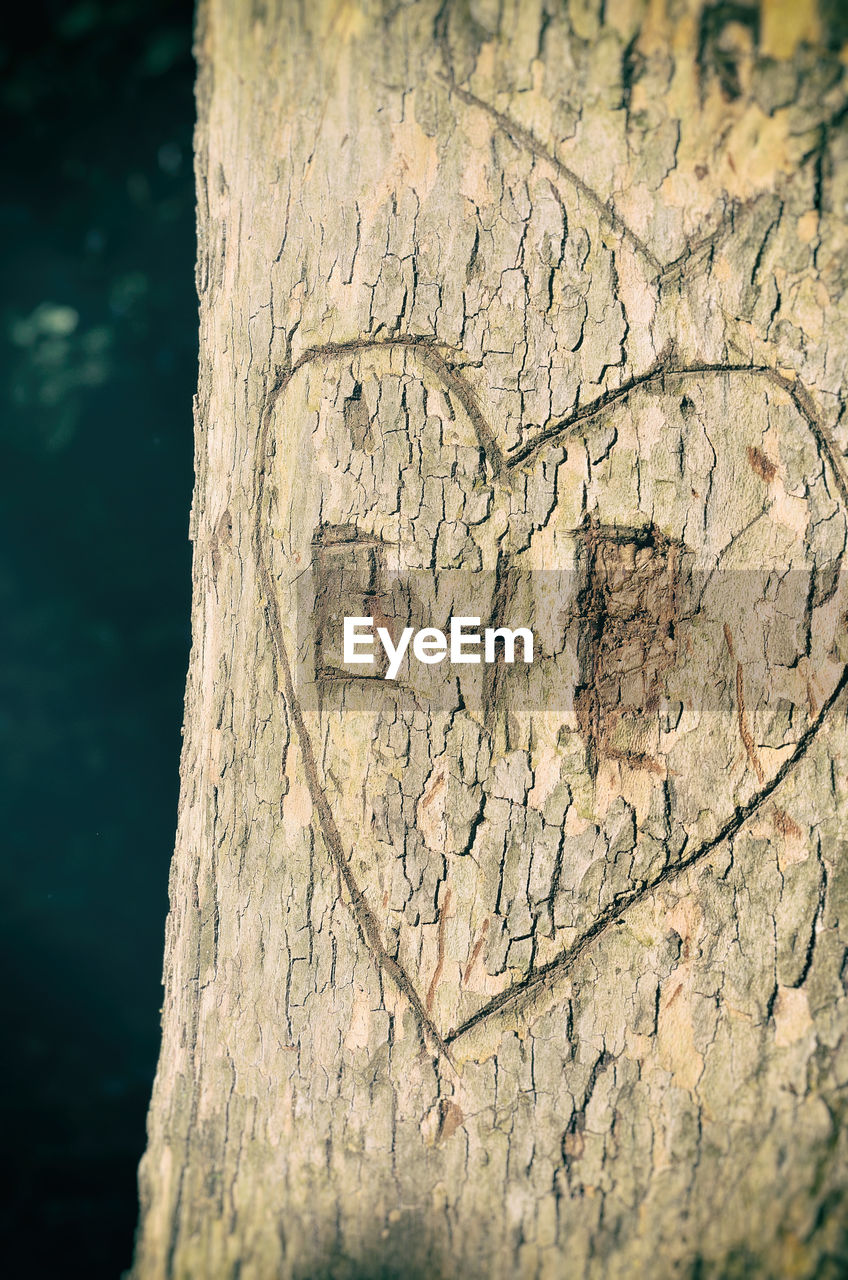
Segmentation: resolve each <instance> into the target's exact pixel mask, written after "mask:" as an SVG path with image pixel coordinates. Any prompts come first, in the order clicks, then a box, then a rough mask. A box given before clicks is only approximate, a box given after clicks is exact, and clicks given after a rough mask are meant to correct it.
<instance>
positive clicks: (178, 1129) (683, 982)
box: [133, 0, 848, 1280]
mask: <svg viewBox="0 0 848 1280" xmlns="http://www.w3.org/2000/svg"><path fill="white" fill-rule="evenodd" d="M840 22H841V19H840V17H839V13H838V9H837V8H833V9H824V8H822V9H821V10H818V9H816V8H814V7H810V6H809V5H807V4H806V3H804V0H801V2H799V3H797V4H795V5H793V6H788V5H783V4H780V3H773V4H771V3H764V4H763V6H762V7H761V8H756V7H748V6H747V5H746V4H744V3H742V4H733V5H728V4H715V5H712V6H706V7H701V6H700V5H699V4H697V3H695V2H694V0H681V3H675V4H672V3H668V4H663V3H662V0H660V2H658V3H650V4H647V3H646V4H640V3H636V2H635V0H607V2H606V4H604V3H603V2H602V3H600V4H597V3H594V0H585V2H584V0H580V2H577V0H572V3H570V4H568V5H562V4H560V3H559V2H558V0H557V2H556V3H554V0H520V3H519V0H500V3H494V2H493V0H492V2H490V0H479V2H478V3H473V2H471V0H468V2H467V3H462V2H460V0H433V2H432V3H431V2H430V0H413V2H412V3H401V4H389V3H388V0H340V2H339V3H330V2H329V0H313V3H311V4H309V5H302V4H296V3H288V2H287V3H282V2H281V0H202V2H201V6H200V13H199V19H198V32H197V52H198V60H199V79H198V102H199V124H198V130H197V180H198V205H199V255H198V290H199V295H200V331H201V343H200V350H201V358H200V377H199V390H198V395H197V399H196V440H197V449H196V491H195V497H194V504H193V511H192V517H191V536H192V539H193V541H194V547H195V557H194V596H193V629H194V644H193V650H192V657H191V664H190V670H189V676H188V687H187V693H186V705H185V742H184V751H183V759H182V791H181V800H180V812H179V828H178V835H177V844H176V852H175V855H174V861H173V867H172V875H171V911H170V915H169V919H168V926H167V938H166V952H165V969H164V982H165V1000H164V1007H163V1041H162V1052H161V1058H160V1063H159V1070H158V1073H157V1077H156V1083H155V1087H154V1093H153V1100H152V1104H151V1111H150V1118H149V1144H148V1149H147V1152H146V1154H145V1156H144V1159H143V1161H142V1165H141V1172H140V1186H141V1223H140V1228H139V1235H138V1244H137V1255H136V1261H135V1265H134V1270H133V1276H134V1277H135V1280H161V1278H164V1277H168V1278H171V1277H174V1278H176V1277H191V1278H192V1280H198V1278H200V1277H204V1278H205V1277H209V1278H214V1280H217V1278H218V1277H222V1278H223V1277H239V1278H240V1280H268V1278H269V1277H278V1276H279V1277H312V1278H314V1277H318V1276H325V1275H326V1276H333V1277H373V1276H381V1275H386V1276H388V1275H399V1276H400V1275H403V1276H428V1277H429V1276H437V1275H442V1276H444V1277H453V1276H464V1277H481V1278H482V1277H513V1276H521V1277H561V1276H569V1277H572V1276H573V1277H582V1276H586V1277H605V1278H606V1277H629V1276H632V1275H635V1274H641V1273H643V1272H644V1273H647V1274H651V1275H653V1276H658V1277H663V1276H669V1277H671V1276H683V1275H691V1276H693V1277H694V1276H699V1277H705V1276H720V1277H727V1276H733V1275H739V1276H742V1275H744V1276H746V1277H750V1276H763V1277H773V1276H778V1275H779V1276H784V1275H787V1276H788V1275H793V1276H817V1277H818V1276H828V1275H833V1276H836V1275H841V1274H844V1268H845V1267H846V1265H848V1238H847V1237H846V1226H845V1224H846V1212H848V1200H846V1196H847V1195H848V1165H846V1141H848V1139H846V1136H845V1126H844V1125H843V1118H844V1114H845V1086H846V1081H848V1036H846V1032H848V994H846V978H845V974H846V972H848V969H846V958H848V857H846V854H848V825H847V824H846V815H848V723H846V695H845V688H846V667H845V662H846V660H848V639H846V623H845V616H846V592H845V588H844V584H843V578H844V575H843V574H842V572H841V566H842V558H843V556H844V553H845V550H846V541H848V539H847V538H846V533H847V532H848V516H846V512H848V486H846V479H845V464H844V455H845V450H846V444H848V424H846V421H845V418H844V415H843V407H844V401H843V383H844V367H845V360H846V355H848V338H846V333H848V327H846V303H845V296H846V288H845V284H846V279H848V257H846V237H845V218H844V215H845V210H846V208H848V163H846V162H847V161H848V131H846V125H845V121H846V118H848V79H847V78H846V75H845V61H846V59H845V56H844V48H843V47H841V46H842V45H843V44H844V41H845V40H846V38H848V31H846V30H842V29H841V28H840ZM343 615H344V616H370V617H373V618H374V620H375V625H377V624H380V623H382V624H383V625H385V626H386V627H387V628H388V629H389V631H390V633H392V634H394V635H395V637H397V634H398V628H399V627H400V626H402V625H407V624H409V625H413V626H414V627H416V628H421V627H427V626H436V627H441V628H442V629H443V630H444V629H447V626H448V622H449V618H450V616H452V615H453V616H457V615H462V616H473V617H478V618H480V619H481V625H482V626H485V625H492V626H495V627H496V626H500V625H508V626H511V627H516V626H519V625H525V626H528V627H530V628H531V630H532V631H533V634H534V639H535V645H536V651H535V654H534V661H533V663H532V664H526V663H524V662H522V661H521V660H520V658H519V659H517V660H516V662H515V663H513V664H509V663H506V662H504V661H503V660H499V661H498V662H497V663H494V664H491V665H488V666H487V665H486V664H480V665H479V666H473V665H462V666H458V665H455V666H450V665H449V664H448V663H447V662H442V663H441V664H438V665H436V664H434V665H426V666H425V665H424V664H421V663H418V664H417V665H416V663H415V662H414V661H413V659H411V658H407V659H406V660H405V662H404V663H403V664H402V665H401V669H400V671H399V674H398V678H397V680H394V681H392V680H388V679H386V678H385V674H386V672H385V664H384V665H383V666H382V667H381V666H380V665H379V664H375V665H374V667H373V668H367V669H365V668H362V667H356V668H353V667H352V666H351V664H350V663H348V662H346V661H345V658H344V654H343V653H342V652H341V647H340V646H341V642H340V637H341V629H340V628H341V618H342V616H343Z"/></svg>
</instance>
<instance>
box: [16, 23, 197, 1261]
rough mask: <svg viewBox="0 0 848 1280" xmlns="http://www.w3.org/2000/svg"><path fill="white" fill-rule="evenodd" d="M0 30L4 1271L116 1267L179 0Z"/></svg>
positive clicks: (173, 769)
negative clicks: (0, 153)
mask: <svg viewBox="0 0 848 1280" xmlns="http://www.w3.org/2000/svg"><path fill="white" fill-rule="evenodd" d="M12 12H13V13H14V25H12V23H11V18H10V16H9V15H8V14H7V15H6V17H5V18H4V29H3V30H2V31H0V67H2V71H1V72H0V107H2V113H3V122H2V133H0V139H2V142H1V143H0V145H2V149H3V153H4V155H3V163H2V169H0V173H1V174H2V195H0V220H2V231H1V232H0V254H1V255H2V268H1V269H2V280H3V289H2V294H0V309H2V314H1V315H0V795H1V796H2V812H3V819H2V828H1V830H2V842H3V859H2V877H3V882H2V886H1V887H0V946H2V950H3V957H2V965H3V967H2V974H3V983H2V988H3V993H4V995H3V1005H4V1009H3V1023H4V1025H5V1028H6V1031H7V1039H6V1050H5V1053H4V1055H3V1064H4V1068H5V1071H4V1077H5V1078H4V1079H3V1082H2V1089H0V1107H2V1116H0V1131H2V1135H3V1139H4V1144H5V1150H6V1156H5V1164H6V1173H7V1177H8V1179H9V1183H10V1189H9V1190H7V1192H6V1193H4V1196H3V1199H2V1209H0V1213H2V1218H3V1225H4V1227H5V1228H6V1230H5V1231H4V1244H3V1251H2V1256H3V1270H4V1272H5V1274H7V1275H10V1276H11V1275H13V1276H21V1277H33V1276H57V1275H64V1276H77V1275H79V1276H84V1277H88V1278H90V1280H97V1278H98V1277H101V1276H103V1277H110V1280H117V1277H118V1276H119V1275H120V1273H121V1271H122V1270H123V1269H124V1268H126V1267H127V1266H129V1263H130V1260H131V1254H132V1242H133V1232H134V1228H135V1222H136V1165H137V1163H138V1160H139V1157H140V1155H141V1153H142V1150H143V1147H144V1137H145V1134H144V1122H145V1113H146V1108H147V1102H148V1098H149V1094H150V1087H151V1083H152V1079H153V1072H154V1070H155V1065H156V1052H157V1047H158V1036H159V1006H160V1004H161V987H160V974H161V965H162V945H163V928H164V920H165V913H166V910H167V883H168V865H169V859H170V855H171V850H172V847H173V838H174V828H175V821H176V800H177V783H178V764H179V751H180V725H181V720H182V696H183V682H184V678H185V671H186V665H187V658H188V645H189V587H190V547H189V543H188V540H187V530H188V512H189V505H190V498H191V493H190V490H191V465H192V421H191V397H192V393H193V390H194V383H195V375H196V366H197V308H196V300H195V294H194V276H193V266H194V194H193V187H192V170H191V133H192V128H193V122H194V103H193V97H192V91H193V76H194V67H193V64H192V59H191V25H192V5H191V4H190V3H189V2H188V0H181V2H180V3H174V2H173V0H78V2H76V3H74V2H68V0H64V2H63V0H35V2H33V0H25V2H24V3H22V4H19V5H16V6H15V7H14V10H13V11H12Z"/></svg>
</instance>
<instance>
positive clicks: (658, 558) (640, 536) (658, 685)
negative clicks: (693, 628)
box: [575, 516, 683, 778]
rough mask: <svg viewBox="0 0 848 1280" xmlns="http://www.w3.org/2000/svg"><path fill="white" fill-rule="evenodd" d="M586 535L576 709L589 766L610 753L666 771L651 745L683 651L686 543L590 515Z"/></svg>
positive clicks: (593, 768) (636, 765)
mask: <svg viewBox="0 0 848 1280" xmlns="http://www.w3.org/2000/svg"><path fill="white" fill-rule="evenodd" d="M581 540H582V552H583V570H582V572H583V583H582V586H581V588H580V592H579V594H578V602H577V603H578V608H577V620H578V623H579V625H580V627H581V635H580V637H579V640H578V653H579V656H580V666H581V687H580V689H579V690H578V693H577V696H576V698H575V711H576V713H577V723H578V726H579V729H580V733H581V736H582V737H583V741H584V743H585V744H586V754H587V763H588V766H589V771H590V773H591V775H592V777H593V778H594V777H596V776H597V771H598V764H599V761H600V759H601V758H605V759H608V760H619V761H621V762H622V763H624V764H628V765H630V766H631V767H632V768H636V769H647V770H649V771H650V772H652V773H658V774H663V773H664V772H665V771H664V768H663V766H662V764H661V762H660V761H659V760H658V759H657V758H656V756H654V755H652V754H651V752H650V748H651V739H652V737H653V736H654V735H655V733H656V714H657V712H658V711H659V708H660V702H661V698H662V694H663V692H664V674H665V672H666V671H668V670H669V669H670V668H671V667H672V666H673V665H674V661H675V657H676V653H677V624H678V621H679V613H680V582H681V567H682V558H683V545H682V543H680V542H678V541H677V540H674V539H671V538H668V537H666V536H665V535H664V534H663V533H661V532H660V531H659V530H658V529H656V528H654V527H653V526H652V525H651V526H649V527H648V528H645V529H627V528H619V527H616V528H613V527H612V526H609V525H602V524H599V522H598V521H597V519H596V518H595V517H591V516H590V517H589V518H588V519H587V521H586V523H585V525H584V527H583V530H582V539H581Z"/></svg>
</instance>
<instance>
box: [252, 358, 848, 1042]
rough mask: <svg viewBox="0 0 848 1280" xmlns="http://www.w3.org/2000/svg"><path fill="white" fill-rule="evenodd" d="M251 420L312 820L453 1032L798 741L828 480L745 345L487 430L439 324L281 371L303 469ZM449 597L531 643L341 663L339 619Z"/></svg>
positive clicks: (402, 612)
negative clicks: (460, 658)
mask: <svg viewBox="0 0 848 1280" xmlns="http://www.w3.org/2000/svg"><path fill="white" fill-rule="evenodd" d="M752 379H755V380H757V382H758V385H759V386H760V388H761V392H762V394H761V395H759V396H758V397H756V399H755V400H752V398H751V396H750V395H743V394H742V392H743V391H745V390H747V391H750V386H746V383H750V381H751V380H752ZM752 406H753V407H752ZM271 416H272V408H269V412H268V414H267V415H266V419H265V424H264V427H263V449H264V450H265V459H266V460H265V463H264V465H263V466H262V467H261V468H260V470H261V472H262V474H263V475H264V474H267V476H268V481H267V482H266V483H265V484H264V485H263V486H262V487H261V491H260V495H259V501H258V502H257V537H256V545H257V551H258V556H259V572H260V579H261V582H262V584H263V591H264V594H265V596H266V600H267V611H268V617H269V622H270V626H271V631H272V635H273V637H274V643H275V648H276V651H277V659H278V664H279V668H280V671H281V673H282V679H283V684H284V692H285V694H286V698H287V701H288V704H289V707H290V713H291V715H292V719H293V722H294V725H295V729H296V732H297V736H298V739H299V744H300V748H301V752H302V756H303V760H304V766H305V772H306V777H307V782H308V785H309V789H310V792H311V795H312V801H313V806H314V810H315V814H316V816H317V820H318V823H319V825H320V828H321V831H322V835H323V838H324V841H325V843H326V845H327V848H328V850H329V852H330V854H331V856H332V857H333V859H334V861H335V863H336V865H337V866H338V869H339V871H340V873H341V875H342V877H343V879H344V881H345V884H346V887H347V893H348V895H349V898H350V903H351V908H352V910H353V912H354V915H355V917H356V919H357V922H358V924H359V927H360V930H361V932H362V935H363V937H364V939H365V940H366V942H367V944H368V945H369V947H370V948H371V950H372V952H373V954H374V956H375V958H376V960H377V961H378V963H379V964H380V965H381V966H382V967H383V968H384V969H385V970H386V971H387V972H389V973H390V974H391V976H392V977H393V978H394V980H395V981H396V982H397V983H398V985H399V986H400V987H401V989H402V990H403V991H404V992H405V994H406V995H407V997H408V999H409V1000H410V1001H411V1003H412V1004H413V1006H414V1007H415V1009H416V1010H417V1012H418V1014H419V1016H420V1017H421V1019H422V1021H423V1023H424V1024H425V1026H426V1027H427V1028H428V1029H429V1031H430V1032H431V1034H432V1035H433V1037H434V1039H435V1041H436V1043H437V1044H438V1045H439V1047H440V1048H441V1049H442V1050H444V1051H445V1052H447V1051H448V1046H449V1044H450V1042H451V1041H452V1040H453V1039H455V1038H456V1037H457V1036H459V1035H460V1034H462V1033H463V1032H464V1031H466V1030H468V1029H469V1028H470V1027H471V1026H474V1025H476V1024H478V1023H479V1022H480V1021H481V1020H482V1019H484V1018H485V1017H487V1016H488V1015H489V1014H491V1013H492V1012H494V1011H495V1010H496V1009H499V1008H501V1007H502V1006H503V1005H504V1004H505V1003H506V1002H507V1001H509V1000H513V999H515V998H518V997H520V996H522V995H524V994H525V993H527V992H530V991H532V990H533V989H535V988H536V987H537V986H538V985H539V984H540V983H541V982H544V981H548V980H549V979H550V978H551V977H552V975H553V974H555V973H556V972H557V971H561V970H563V969H564V968H565V967H566V966H567V965H568V963H569V962H570V961H571V960H572V959H573V958H574V956H575V955H576V954H578V953H579V952H580V951H581V950H582V949H583V948H584V947H585V946H586V945H587V944H588V942H589V941H591V940H592V939H593V938H596V937H597V936H598V935H599V934H600V933H601V932H602V931H603V930H604V929H606V928H607V927H608V926H609V925H610V923H611V922H612V921H613V920H615V919H617V918H618V917H619V916H620V915H621V913H622V912H623V911H624V910H625V909H626V908H627V907H628V906H629V905H631V904H632V903H634V902H635V901H637V900H639V899H640V898H642V897H644V896H645V895H646V894H647V893H648V892H650V891H651V890H652V889H653V888H655V887H656V886H657V885H658V884H660V883H661V882H662V881H664V880H666V879H668V878H669V877H670V876H672V875H674V874H676V873H677V872H678V871H680V870H681V869H683V868H684V867H687V866H691V865H692V864H693V863H695V862H696V861H698V860H699V859H700V858H702V857H704V856H705V855H706V854H707V853H708V852H709V851H710V850H711V849H713V848H714V847H715V846H716V845H717V844H718V843H719V842H720V841H721V840H723V839H725V838H727V837H728V836H729V835H732V834H733V833H734V832H735V831H736V830H738V829H739V827H740V826H741V825H742V823H743V822H744V821H745V820H746V819H747V818H748V817H749V816H750V815H751V814H752V813H753V812H754V811H755V810H756V809H757V808H758V807H759V806H760V805H762V803H763V801H764V800H765V799H766V798H767V797H768V796H769V795H771V793H772V792H773V791H774V789H775V787H777V786H778V785H779V783H780V782H781V781H782V780H783V778H785V777H786V775H787V774H788V772H789V771H790V770H791V769H792V768H794V766H795V765H796V764H797V762H798V761H799V760H800V759H801V758H802V756H803V755H804V753H805V751H806V750H807V748H808V746H809V744H810V742H811V741H812V739H813V737H814V736H815V734H816V733H818V731H819V730H820V729H821V727H822V725H823V724H824V723H825V721H826V719H827V716H828V714H829V712H830V710H831V708H832V707H833V705H834V702H835V700H836V698H837V697H838V696H839V694H840V693H841V691H842V689H843V687H844V686H845V684H846V679H848V675H846V668H845V666H844V665H843V663H842V662H841V660H840V659H839V657H838V654H837V649H836V647H835V642H836V636H837V629H838V626H839V625H840V620H841V619H842V618H843V617H844V615H845V611H846V608H845V606H846V602H845V592H844V589H843V585H842V576H841V574H840V572H839V569H840V565H841V560H842V557H843V555H844V551H845V546H846V530H847V529H848V525H846V495H845V486H844V482H843V480H842V477H841V474H840V472H839V470H838V466H837V464H836V463H835V461H834V458H833V457H832V455H831V453H830V450H829V448H828V446H827V442H826V439H825V437H824V433H823V431H822V429H821V427H820V425H819V424H818V421H817V419H816V417H815V414H814V412H813V410H812V408H811V405H810V402H809V400H808V398H807V397H806V396H805V394H804V392H803V391H802V390H801V389H800V388H799V387H798V386H797V384H793V383H790V382H788V381H786V380H784V379H782V378H781V377H780V376H778V375H776V374H775V373H773V372H772V371H770V370H765V369H744V370H743V369H727V370H725V369H718V368H707V369H705V368H704V367H702V366H699V367H694V368H690V369H686V368H678V369H676V370H675V369H668V368H666V369H664V370H663V371H662V372H661V373H660V372H659V371H649V372H648V373H647V374H646V375H644V376H643V377H642V378H637V379H634V380H633V381H632V382H631V383H628V384H627V385H626V386H625V387H623V388H622V389H620V390H619V391H617V392H612V393H607V395H606V396H604V397H602V398H601V400H600V401H599V402H597V403H596V405H594V406H587V407H585V408H583V409H582V410H579V411H575V412H574V413H573V414H572V415H570V417H569V418H567V419H565V420H563V421H561V422H559V423H555V424H552V425H551V426H549V427H548V428H546V429H545V430H540V431H538V432H537V433H536V434H535V435H532V434H531V435H530V436H529V437H527V438H525V439H524V440H522V441H521V442H520V443H517V444H516V445H515V447H514V448H513V449H512V451H507V452H506V453H504V452H503V451H502V449H501V448H500V447H499V443H498V442H497V440H496V437H495V433H494V432H493V431H492V430H491V429H490V428H489V427H488V426H487V425H486V422H485V419H484V417H483V415H482V413H481V411H480V408H479V406H478V404H477V400H476V398H475V396H474V393H473V390H472V388H471V386H470V385H469V383H468V382H467V381H466V380H465V378H464V376H463V374H462V372H461V370H460V369H458V368H457V367H456V366H454V365H451V364H449V363H448V362H447V361H446V358H445V352H444V349H443V348H441V347H440V346H438V345H437V344H434V343H432V342H429V341H425V340H422V341H419V342H416V341H414V340H412V339H398V340H394V341H391V340H387V341H384V342H382V343H378V342H374V343H356V344H350V345H349V346H335V347H327V348H324V349H320V350H316V351H313V352H309V353H307V354H306V356H304V357H303V358H302V359H301V360H300V362H299V363H298V364H297V365H296V366H295V368H294V369H293V370H292V371H291V373H290V374H289V376H288V377H287V379H286V380H285V383H284V386H283V387H282V388H281V391H280V398H279V399H278V400H277V412H276V421H277V422H278V423H279V426H278V428H276V429H275V432H274V443H275V458H277V459H280V458H281V459H284V460H291V459H296V460H297V465H296V467H293V466H288V467H281V466H279V465H278V464H277V463H276V461H275V460H274V459H272V457H271V453H270V449H269V444H268V442H269V440H270V422H271ZM272 530H273V531H274V536H271V532H270V531H272ZM451 613H453V614H462V615H469V614H470V615H473V616H479V617H481V618H482V619H484V623H483V625H486V624H487V622H488V620H489V619H491V621H492V624H493V625H500V624H504V623H506V624H508V625H511V626H517V625H530V626H532V627H533V629H534V634H535V635H536V637H537V644H538V651H537V656H536V660H535V661H534V663H533V664H532V665H531V666H527V667H525V666H523V664H520V663H519V664H516V665H514V666H511V667H507V666H504V665H499V666H496V667H493V668H485V667H483V666H480V667H462V668H447V667H445V666H444V665H441V666H439V667H427V668H421V669H416V668H415V666H414V664H413V663H412V662H408V663H407V664H406V666H405V667H404V668H403V669H402V671H401V673H400V676H399V679H398V680H397V682H390V681H387V680H385V679H383V678H382V675H381V673H380V671H379V669H374V670H373V671H370V672H369V674H367V675H366V676H364V677H363V676H362V674H361V669H358V668H357V669H354V668H351V667H350V666H347V667H346V666H345V664H344V662H343V660H342V658H341V656H340V637H341V620H342V617H343V616H344V615H349V616H360V615H368V616H375V621H376V622H378V623H379V622H382V623H384V624H385V625H386V626H388V627H389V629H390V630H391V629H392V627H402V626H404V625H407V624H410V623H413V624H414V625H415V626H424V625H433V626H443V625H444V623H445V621H446V619H447V618H448V617H449V615H450V614H451ZM342 799H344V803H339V801H340V800H342Z"/></svg>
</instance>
